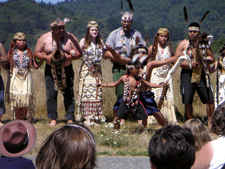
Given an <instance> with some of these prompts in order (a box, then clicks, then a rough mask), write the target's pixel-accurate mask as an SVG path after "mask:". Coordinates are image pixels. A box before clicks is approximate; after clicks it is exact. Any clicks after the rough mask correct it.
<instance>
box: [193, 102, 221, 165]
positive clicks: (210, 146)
mask: <svg viewBox="0 0 225 169" xmlns="http://www.w3.org/2000/svg"><path fill="white" fill-rule="evenodd" d="M211 132H212V133H214V134H217V135H219V138H218V139H216V140H213V141H211V142H209V143H207V144H206V145H204V146H203V147H202V149H201V150H200V151H199V153H198V155H197V157H196V161H195V164H194V165H193V167H192V168H193V169H206V168H207V169H208V168H209V169H212V168H222V166H223V165H224V164H225V102H223V103H221V104H220V105H219V106H218V107H217V109H216V111H215V112H214V114H213V116H212V128H211Z"/></svg>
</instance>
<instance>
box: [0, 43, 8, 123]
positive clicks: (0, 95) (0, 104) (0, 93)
mask: <svg viewBox="0 0 225 169" xmlns="http://www.w3.org/2000/svg"><path fill="white" fill-rule="evenodd" d="M8 62H9V61H8V59H7V56H6V51H5V48H4V46H3V45H2V43H0V63H1V65H2V66H3V67H5V65H7V64H8ZM0 71H1V68H0ZM3 114H5V101H4V82H3V80H2V76H1V75H0V127H2V126H3V125H4V124H3V123H2V122H1V120H2V116H3Z"/></svg>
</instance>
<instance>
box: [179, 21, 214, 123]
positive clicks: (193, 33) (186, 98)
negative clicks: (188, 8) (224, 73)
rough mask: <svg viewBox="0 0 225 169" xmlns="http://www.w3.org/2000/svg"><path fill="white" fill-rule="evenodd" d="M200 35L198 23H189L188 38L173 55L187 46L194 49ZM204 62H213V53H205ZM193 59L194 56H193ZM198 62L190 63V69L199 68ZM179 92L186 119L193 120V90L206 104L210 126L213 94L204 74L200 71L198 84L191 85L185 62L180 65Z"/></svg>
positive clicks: (189, 70)
mask: <svg viewBox="0 0 225 169" xmlns="http://www.w3.org/2000/svg"><path fill="white" fill-rule="evenodd" d="M199 35H200V25H199V24H198V23H191V24H190V25H189V26H188V36H189V38H187V39H185V40H183V41H181V42H180V43H179V44H178V46H177V49H176V52H175V55H182V53H183V51H184V50H186V49H187V48H188V47H189V46H193V48H195V44H196V42H197V40H198V38H199ZM206 55H207V57H206V60H207V63H209V64H211V63H213V62H214V61H215V58H214V56H213V53H212V51H211V50H210V49H207V51H206ZM193 57H195V55H194V56H193ZM201 64H202V63H200V62H195V61H192V62H191V66H192V68H198V67H200V66H201ZM181 68H182V71H181V91H182V102H183V103H184V104H185V112H186V114H187V117H188V119H191V118H193V106H192V102H193V96H194V93H195V90H197V92H198V95H199V97H200V99H201V101H202V103H203V104H206V103H207V105H206V111H207V115H208V125H210V124H211V118H212V115H213V110H214V102H213V94H212V90H211V87H206V77H205V72H204V71H202V74H201V80H200V83H191V77H192V71H193V70H191V69H190V68H189V66H188V63H187V62H183V63H182V64H181Z"/></svg>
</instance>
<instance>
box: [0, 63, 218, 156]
mask: <svg viewBox="0 0 225 169" xmlns="http://www.w3.org/2000/svg"><path fill="white" fill-rule="evenodd" d="M80 65H81V60H78V61H74V62H73V67H74V71H75V77H74V79H75V80H74V84H75V86H74V93H75V95H76V92H77V89H78V73H79V69H80ZM111 69H112V64H111V62H110V61H109V60H106V61H105V60H104V61H103V63H102V70H103V82H112V73H111ZM1 74H2V76H3V80H4V82H5V86H6V81H7V72H6V71H5V70H3V69H2V73H1ZM32 75H33V84H34V93H35V95H34V96H35V116H36V118H37V119H38V122H37V123H35V124H34V126H35V128H36V129H37V141H36V144H35V147H34V148H33V150H32V151H31V152H30V153H29V154H28V155H36V154H37V152H38V150H39V147H40V145H41V143H42V142H43V140H44V139H45V138H46V137H47V136H48V135H49V134H50V133H51V132H52V131H54V130H55V129H57V128H59V127H60V126H62V125H65V124H66V120H65V110H64V105H63V97H62V95H61V94H60V93H59V95H58V114H59V122H58V125H57V126H56V127H53V128H52V127H49V126H48V123H49V122H50V120H49V119H48V118H47V111H46V97H45V82H44V81H45V80H44V69H38V70H33V74H32ZM179 76H180V70H179V71H177V72H176V74H175V75H174V77H173V85H174V98H175V100H174V102H175V110H176V116H177V119H178V121H179V122H178V123H179V124H181V125H182V123H183V122H184V121H185V116H184V106H183V104H182V103H181V95H180V90H179V88H180V87H179V85H180V78H179ZM211 82H212V84H214V85H213V87H214V88H215V75H211ZM115 99H116V96H115V94H114V88H103V113H104V114H105V116H106V118H107V122H108V123H107V124H101V126H100V127H91V130H92V131H93V133H94V135H95V139H96V145H97V152H98V154H99V155H121V156H128V155H132V156H133V155H135V156H142V155H144V156H147V155H148V154H147V146H148V142H149V140H150V138H151V136H152V134H154V131H155V130H156V129H158V128H160V126H159V125H158V124H157V125H151V126H148V130H147V131H146V132H145V133H143V134H141V135H138V134H132V131H134V130H136V127H137V122H136V121H129V120H128V122H127V124H126V125H125V126H123V127H122V128H121V130H120V131H118V132H116V133H115V131H114V130H112V128H110V122H112V120H113V116H112V107H113V104H114V102H115ZM193 103H194V114H195V116H196V117H199V118H200V119H203V120H204V119H205V117H206V110H205V106H204V105H202V104H201V102H200V100H199V98H198V96H197V95H195V97H194V102H193ZM6 109H7V111H6V114H5V115H4V116H3V118H2V120H3V122H7V121H9V120H11V118H12V113H11V111H10V106H9V104H8V103H6Z"/></svg>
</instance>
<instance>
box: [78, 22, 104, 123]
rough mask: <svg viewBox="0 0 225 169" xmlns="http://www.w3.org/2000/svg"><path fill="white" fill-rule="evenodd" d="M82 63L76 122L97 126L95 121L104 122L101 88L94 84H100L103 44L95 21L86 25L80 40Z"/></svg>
mask: <svg viewBox="0 0 225 169" xmlns="http://www.w3.org/2000/svg"><path fill="white" fill-rule="evenodd" d="M80 46H81V49H82V51H83V62H82V65H81V68H80V75H79V77H80V81H79V84H78V86H79V88H78V94H77V102H76V103H77V115H76V116H77V117H76V118H77V120H80V116H81V115H82V117H83V118H84V119H85V120H86V121H85V124H86V125H88V126H89V125H95V126H99V125H98V124H97V123H95V121H96V120H97V121H100V122H105V120H106V119H105V116H104V115H103V113H102V88H101V87H97V86H96V83H101V82H102V71H101V60H102V58H103V57H104V54H105V50H104V49H103V47H104V43H103V41H102V39H101V36H100V32H99V26H98V23H97V22H96V21H90V22H89V23H88V25H87V31H86V36H85V38H83V39H81V41H80Z"/></svg>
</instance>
